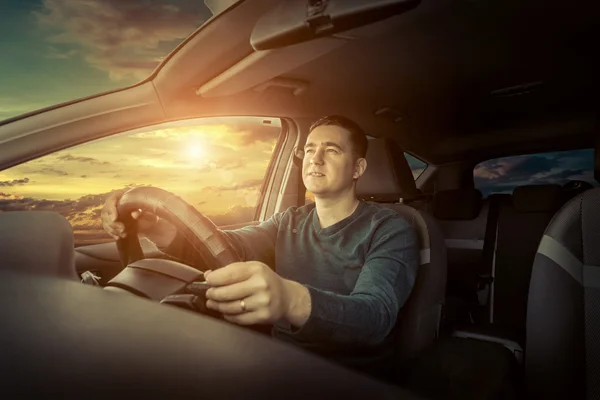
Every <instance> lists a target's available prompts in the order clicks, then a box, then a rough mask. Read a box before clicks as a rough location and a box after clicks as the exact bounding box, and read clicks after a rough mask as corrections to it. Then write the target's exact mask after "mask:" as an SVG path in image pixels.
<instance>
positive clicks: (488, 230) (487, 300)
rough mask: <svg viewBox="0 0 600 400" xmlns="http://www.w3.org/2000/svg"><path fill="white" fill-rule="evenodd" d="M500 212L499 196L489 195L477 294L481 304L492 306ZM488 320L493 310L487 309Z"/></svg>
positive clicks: (491, 317) (491, 316)
mask: <svg viewBox="0 0 600 400" xmlns="http://www.w3.org/2000/svg"><path fill="white" fill-rule="evenodd" d="M499 214H500V197H499V196H495V195H492V196H490V205H489V209H488V219H487V224H486V227H485V237H484V243H483V254H482V268H481V269H480V273H479V279H478V285H477V286H478V287H477V291H478V293H477V295H478V297H479V303H480V304H481V305H483V306H486V305H488V304H489V305H490V307H493V296H494V294H493V292H494V278H495V264H496V246H497V243H498V216H499ZM488 313H489V318H490V322H491V321H492V320H493V310H492V308H489V309H488Z"/></svg>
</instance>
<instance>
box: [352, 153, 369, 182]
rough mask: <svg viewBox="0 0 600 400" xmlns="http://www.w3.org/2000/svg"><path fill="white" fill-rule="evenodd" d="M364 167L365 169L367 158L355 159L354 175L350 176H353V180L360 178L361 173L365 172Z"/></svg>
mask: <svg viewBox="0 0 600 400" xmlns="http://www.w3.org/2000/svg"><path fill="white" fill-rule="evenodd" d="M366 169H367V160H365V159H364V158H359V159H358V160H356V163H355V165H354V175H353V176H352V177H353V178H354V180H356V179H358V178H360V177H361V176H362V174H364V173H365V170H366Z"/></svg>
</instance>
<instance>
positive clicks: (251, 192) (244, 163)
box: [0, 117, 281, 246]
mask: <svg viewBox="0 0 600 400" xmlns="http://www.w3.org/2000/svg"><path fill="white" fill-rule="evenodd" d="M166 126H168V127H155V128H154V129H153V128H147V129H144V130H143V131H135V132H127V133H124V134H120V135H116V136H111V137H108V138H104V139H100V140H96V141H93V142H88V143H85V144H83V145H80V146H77V147H72V148H69V149H67V150H63V151H60V152H56V153H53V154H49V155H47V156H44V157H41V158H39V159H36V160H32V161H29V162H27V163H24V164H21V165H18V166H15V167H12V168H10V169H7V170H4V171H0V212H1V211H25V210H52V211H57V212H59V213H61V214H62V215H64V216H65V217H66V218H67V219H68V220H69V221H70V222H71V224H72V226H73V230H74V233H75V241H76V246H79V245H85V244H92V243H100V242H104V241H109V240H111V239H110V237H109V236H108V235H106V234H105V233H104V231H103V230H102V224H101V221H100V212H101V208H102V205H103V204H104V201H105V199H106V198H107V197H108V195H109V194H111V193H112V192H114V191H115V190H119V189H123V188H128V187H133V186H155V187H159V188H161V189H165V190H167V191H170V192H172V193H175V194H177V195H178V196H180V197H181V198H183V199H184V200H185V201H187V202H188V203H189V204H191V205H192V206H193V207H196V208H197V209H198V210H199V211H201V212H202V213H204V214H205V215H206V216H208V217H209V218H210V219H211V220H212V221H213V222H214V223H215V224H217V225H221V226H222V225H229V224H236V223H243V222H250V221H252V220H253V219H254V213H255V210H256V206H257V202H258V199H259V194H260V189H261V185H262V183H263V181H264V179H265V173H266V171H267V168H268V165H269V162H270V160H271V156H272V154H273V151H274V149H275V146H276V144H277V141H278V138H279V135H280V134H281V121H280V120H279V119H264V118H249V117H228V118H206V119H202V120H195V121H194V122H193V123H192V122H189V121H187V122H180V123H177V126H175V125H173V124H171V125H166Z"/></svg>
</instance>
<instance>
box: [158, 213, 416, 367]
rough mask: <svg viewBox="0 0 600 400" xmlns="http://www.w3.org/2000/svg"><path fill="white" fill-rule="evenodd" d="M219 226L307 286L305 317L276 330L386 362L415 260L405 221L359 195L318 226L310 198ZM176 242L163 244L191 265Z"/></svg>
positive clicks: (348, 359) (312, 345) (356, 363)
mask: <svg viewBox="0 0 600 400" xmlns="http://www.w3.org/2000/svg"><path fill="white" fill-rule="evenodd" d="M223 232H225V233H226V234H227V236H228V237H229V238H230V240H231V242H232V244H233V246H234V247H235V249H236V250H237V251H238V253H239V254H240V255H242V258H243V259H244V260H245V261H251V260H253V261H262V262H263V263H265V264H267V265H269V266H270V267H271V268H273V269H275V270H276V272H277V273H278V274H279V275H280V276H281V277H283V278H286V279H290V280H293V281H296V282H299V283H301V284H303V285H305V286H306V287H307V288H308V290H309V293H310V296H311V303H312V311H311V314H310V316H309V318H308V320H307V321H306V323H305V324H304V325H303V326H302V327H301V328H300V329H297V328H294V327H291V326H290V325H289V324H288V323H287V322H285V321H279V322H277V323H275V325H274V327H273V335H274V337H276V338H279V339H281V340H284V341H287V342H291V343H293V344H295V345H298V346H300V347H303V348H305V349H307V350H310V351H313V352H315V353H317V354H319V355H322V356H324V357H328V358H333V359H334V360H336V361H338V362H341V363H343V364H346V365H348V366H350V367H356V368H359V369H367V370H369V369H372V368H384V367H383V366H382V365H383V364H385V362H386V361H390V358H391V356H392V352H393V339H394V335H393V328H394V326H395V323H396V317H397V315H398V312H399V311H400V309H401V307H402V306H403V305H404V303H405V302H406V299H407V298H408V295H409V294H410V292H411V290H412V287H413V284H414V282H415V278H416V273H417V267H418V249H417V243H416V235H415V232H414V230H413V228H412V226H411V224H410V223H409V222H408V221H406V220H405V219H403V218H402V217H401V216H399V215H398V214H396V213H395V212H394V211H392V210H390V209H388V208H385V207H382V206H380V205H378V204H376V203H371V202H361V203H360V204H359V206H358V207H357V208H356V210H355V211H354V213H353V214H352V215H350V216H349V217H347V218H345V219H343V220H342V221H339V222H338V223H336V224H334V225H332V226H329V227H327V228H324V229H322V228H321V226H320V223H319V219H318V216H317V213H316V209H315V205H314V203H313V204H308V205H305V206H302V207H291V208H289V209H288V210H286V211H284V212H281V213H278V214H275V215H274V216H272V217H271V218H270V219H268V220H266V221H264V222H262V223H260V224H259V225H255V226H248V227H244V228H241V229H236V230H230V231H223ZM183 240H184V239H183ZM181 241H182V237H181V236H178V238H176V239H175V242H174V243H173V244H172V245H171V246H169V248H167V249H165V251H166V252H167V253H168V254H170V255H172V256H174V257H177V258H179V259H182V260H183V261H184V262H186V263H190V264H191V265H193V264H194V263H195V262H197V261H195V260H196V258H195V257H194V255H193V254H192V253H191V249H190V248H189V246H185V244H184V243H181ZM386 365H387V364H386Z"/></svg>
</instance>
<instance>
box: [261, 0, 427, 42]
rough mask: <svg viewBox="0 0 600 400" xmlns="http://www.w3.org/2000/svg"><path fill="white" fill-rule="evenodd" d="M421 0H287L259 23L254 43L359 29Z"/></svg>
mask: <svg viewBox="0 0 600 400" xmlns="http://www.w3.org/2000/svg"><path fill="white" fill-rule="evenodd" d="M420 1H421V0H283V1H282V2H281V3H280V4H279V6H278V7H276V8H274V9H273V10H271V11H269V12H267V13H266V14H265V15H263V16H262V17H261V18H260V19H259V20H258V22H257V23H256V25H255V27H254V30H253V31H252V36H251V37H250V43H251V44H252V47H253V48H254V49H255V50H270V49H276V48H280V47H285V46H289V45H292V44H297V43H301V42H306V41H309V40H313V39H316V38H319V37H322V36H328V35H332V34H335V33H340V32H344V31H347V30H349V29H353V28H359V27H361V26H365V25H368V24H371V23H374V22H377V21H381V20H384V19H387V18H390V17H393V16H395V15H398V14H401V13H403V12H406V11H408V10H410V9H412V8H414V7H416V6H417V5H418V4H419V3H420Z"/></svg>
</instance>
